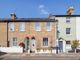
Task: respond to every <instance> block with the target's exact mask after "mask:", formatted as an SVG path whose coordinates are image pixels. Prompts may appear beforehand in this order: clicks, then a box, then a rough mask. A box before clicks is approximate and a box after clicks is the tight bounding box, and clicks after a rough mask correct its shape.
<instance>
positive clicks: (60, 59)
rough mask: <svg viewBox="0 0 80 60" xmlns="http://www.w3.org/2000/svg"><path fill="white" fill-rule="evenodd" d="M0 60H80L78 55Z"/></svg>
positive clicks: (18, 57)
mask: <svg viewBox="0 0 80 60" xmlns="http://www.w3.org/2000/svg"><path fill="white" fill-rule="evenodd" d="M0 60H80V55H74V54H72V55H61V54H60V55H48V56H45V55H44V56H29V55H24V56H22V55H8V56H4V57H0Z"/></svg>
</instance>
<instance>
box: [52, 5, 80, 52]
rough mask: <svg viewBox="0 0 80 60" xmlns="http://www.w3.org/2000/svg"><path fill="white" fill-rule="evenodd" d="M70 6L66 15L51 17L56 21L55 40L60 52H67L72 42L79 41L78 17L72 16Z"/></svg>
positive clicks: (72, 9)
mask: <svg viewBox="0 0 80 60" xmlns="http://www.w3.org/2000/svg"><path fill="white" fill-rule="evenodd" d="M73 12H74V8H73V7H72V6H71V7H69V8H68V10H67V14H66V15H52V16H51V17H55V19H57V20H58V31H57V40H58V46H59V47H60V50H61V51H60V52H61V53H63V52H69V51H70V50H71V49H72V48H71V43H72V41H73V40H78V41H80V15H76V14H73Z"/></svg>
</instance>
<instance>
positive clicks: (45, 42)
mask: <svg viewBox="0 0 80 60" xmlns="http://www.w3.org/2000/svg"><path fill="white" fill-rule="evenodd" d="M43 46H48V38H43Z"/></svg>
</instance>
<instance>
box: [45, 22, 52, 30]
mask: <svg viewBox="0 0 80 60" xmlns="http://www.w3.org/2000/svg"><path fill="white" fill-rule="evenodd" d="M46 30H47V31H51V23H50V22H47V23H46Z"/></svg>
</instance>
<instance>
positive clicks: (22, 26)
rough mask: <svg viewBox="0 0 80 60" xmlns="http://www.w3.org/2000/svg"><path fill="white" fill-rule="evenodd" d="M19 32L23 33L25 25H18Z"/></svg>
mask: <svg viewBox="0 0 80 60" xmlns="http://www.w3.org/2000/svg"><path fill="white" fill-rule="evenodd" d="M19 31H25V23H20V24H19Z"/></svg>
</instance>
